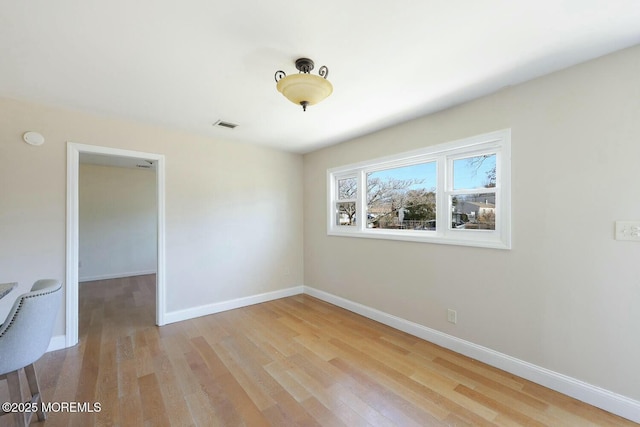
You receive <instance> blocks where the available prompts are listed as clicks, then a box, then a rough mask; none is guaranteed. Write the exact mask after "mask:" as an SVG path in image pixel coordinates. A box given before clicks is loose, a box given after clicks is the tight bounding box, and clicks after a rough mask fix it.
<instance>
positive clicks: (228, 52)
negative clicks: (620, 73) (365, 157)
mask: <svg viewBox="0 0 640 427" xmlns="http://www.w3.org/2000/svg"><path fill="white" fill-rule="evenodd" d="M638 43H640V1H638V0H535V1H534V0H529V1H513V0H485V1H480V0H449V1H442V0H439V1H435V0H422V1H421V0H397V1H394V2H387V1H372V0H350V1H344V0H325V1H319V0H315V1H309V0H288V1H285V0H272V1H258V0H244V1H224V2H223V1H215V0H182V1H176V0H110V1H98V0H83V1H79V0H56V1H51V0H28V1H24V0H23V1H17V0H0V96H3V97H10V98H19V99H27V100H31V101H36V102H41V103H46V104H50V105H57V106H62V107H67V108H73V109H80V110H84V111H89V112H94V113H99V114H103V115H109V116H117V117H124V118H129V119H133V120H137V121H142V122H147V123H153V124H159V125H162V126H166V127H170V128H176V129H182V130H186V131H189V132H193V133H197V134H201V135H208V136H211V137H215V138H223V139H228V140H232V141H237V142H249V143H256V144H264V145H268V146H272V147H276V148H281V149H284V150H289V151H294V152H301V153H302V152H308V151H311V150H314V149H316V148H319V147H322V146H326V145H330V144H334V143H337V142H341V141H344V140H346V139H348V138H352V137H354V136H358V135H362V134H365V133H369V132H372V131H375V130H377V129H380V128H382V127H386V126H389V125H392V124H395V123H399V122H402V121H406V120H408V119H411V118H414V117H417V116H421V115H424V114H427V113H431V112H434V111H438V110H441V109H444V108H447V107H449V106H452V105H455V104H459V103H462V102H465V101H467V100H470V99H473V98H476V97H478V96H481V95H484V94H487V93H490V92H493V91H496V90H498V89H500V88H502V87H504V86H508V85H513V84H516V83H519V82H522V81H525V80H529V79H531V78H533V77H536V76H539V75H543V74H546V73H549V72H552V71H554V70H557V69H561V68H565V67H567V66H570V65H572V64H576V63H579V62H582V61H585V60H588V59H591V58H594V57H597V56H601V55H603V54H606V53H608V52H612V51H615V50H619V49H622V48H625V47H628V46H632V45H635V44H638ZM303 56H304V57H309V58H311V59H313V60H314V61H315V63H316V70H315V71H317V68H318V67H319V66H320V65H326V66H327V67H328V68H329V80H330V81H331V82H332V84H333V86H334V91H333V94H332V95H331V96H330V97H329V98H328V99H327V100H325V101H323V102H322V103H320V104H318V105H315V106H311V107H309V108H308V110H307V112H305V113H303V112H302V109H301V108H300V107H299V106H296V105H294V104H292V103H290V102H289V101H287V100H286V99H285V98H284V97H283V96H282V95H281V94H280V93H278V92H277V91H276V88H275V80H274V73H275V72H276V71H277V70H284V71H285V72H286V73H287V74H290V73H294V72H296V70H295V67H294V61H295V59H296V58H298V57H303ZM218 119H222V120H225V121H229V122H233V123H237V124H239V127H237V128H236V129H233V130H230V129H225V128H215V127H213V126H212V124H213V123H214V122H215V121H216V120H218Z"/></svg>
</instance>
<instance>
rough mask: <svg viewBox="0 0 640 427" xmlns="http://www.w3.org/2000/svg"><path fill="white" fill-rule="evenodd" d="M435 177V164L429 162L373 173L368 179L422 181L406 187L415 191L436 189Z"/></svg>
mask: <svg viewBox="0 0 640 427" xmlns="http://www.w3.org/2000/svg"><path fill="white" fill-rule="evenodd" d="M436 176H437V175H436V162H429V163H420V164H417V165H411V166H403V167H399V168H393V169H385V170H381V171H377V172H373V173H371V174H369V175H368V178H380V179H381V180H382V181H386V180H390V179H399V180H412V179H418V180H424V181H423V182H421V183H417V184H412V185H411V186H409V187H407V190H417V189H419V188H426V189H428V190H430V189H432V188H436Z"/></svg>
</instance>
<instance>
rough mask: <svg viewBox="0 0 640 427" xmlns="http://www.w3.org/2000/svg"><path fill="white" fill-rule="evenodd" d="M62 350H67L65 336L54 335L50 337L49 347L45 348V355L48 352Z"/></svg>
mask: <svg viewBox="0 0 640 427" xmlns="http://www.w3.org/2000/svg"><path fill="white" fill-rule="evenodd" d="M63 348H67V336H66V335H56V336H53V337H51V341H49V347H47V353H48V352H50V351H56V350H62V349H63Z"/></svg>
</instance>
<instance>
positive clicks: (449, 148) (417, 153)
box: [327, 129, 511, 249]
mask: <svg viewBox="0 0 640 427" xmlns="http://www.w3.org/2000/svg"><path fill="white" fill-rule="evenodd" d="M485 154H495V155H496V183H495V184H496V185H495V187H487V188H484V187H483V188H472V189H459V190H454V189H453V184H454V183H453V162H454V161H455V160H458V159H464V158H469V157H475V156H481V155H485ZM431 161H435V162H436V230H396V229H381V228H375V229H370V228H367V212H366V207H367V203H366V197H367V194H366V179H367V173H371V172H376V171H380V170H384V169H393V168H398V167H403V166H410V165H414V164H418V163H426V162H431ZM350 177H355V178H356V182H357V196H356V200H355V202H356V216H355V225H338V224H336V222H337V221H336V217H337V216H336V206H337V205H336V203H338V202H339V201H340V200H339V199H338V198H337V182H338V179H345V178H350ZM478 193H481V194H485V193H494V194H495V215H496V219H495V221H496V222H495V230H472V229H455V228H452V227H451V223H452V209H451V205H450V202H449V198H450V197H452V195H456V194H478ZM327 235H329V236H343V237H361V238H373V239H389V240H405V241H414V242H424V243H436V244H449V245H461V246H475V247H484V248H496V249H511V129H502V130H499V131H495V132H490V133H486V134H482V135H476V136H472V137H469V138H464V139H460V140H456V141H451V142H446V143H442V144H437V145H432V146H429V147H424V148H421V149H418V150H413V151H409V152H404V153H398V154H394V155H391V156H386V157H382V158H378V159H373V160H367V161H363V162H359V163H354V164H350V165H344V166H339V167H335V168H331V169H328V170H327Z"/></svg>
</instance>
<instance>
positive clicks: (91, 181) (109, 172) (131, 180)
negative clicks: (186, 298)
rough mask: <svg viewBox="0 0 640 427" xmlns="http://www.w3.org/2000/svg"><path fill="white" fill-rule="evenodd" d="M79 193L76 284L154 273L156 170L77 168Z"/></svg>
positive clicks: (82, 165)
mask: <svg viewBox="0 0 640 427" xmlns="http://www.w3.org/2000/svg"><path fill="white" fill-rule="evenodd" d="M78 194H79V197H78V199H79V203H78V205H79V206H78V214H79V215H78V225H79V232H80V233H79V234H80V238H79V259H80V266H79V268H78V276H79V280H80V281H86V280H98V279H101V278H112V277H127V276H132V275H136V274H143V273H151V272H155V271H156V259H157V253H158V249H157V248H158V246H157V230H158V220H157V212H158V210H157V203H156V174H155V172H154V171H153V170H152V169H132V168H123V167H108V166H98V165H91V164H81V165H80V168H79V180H78Z"/></svg>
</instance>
